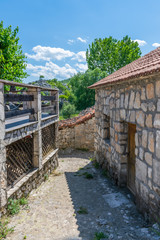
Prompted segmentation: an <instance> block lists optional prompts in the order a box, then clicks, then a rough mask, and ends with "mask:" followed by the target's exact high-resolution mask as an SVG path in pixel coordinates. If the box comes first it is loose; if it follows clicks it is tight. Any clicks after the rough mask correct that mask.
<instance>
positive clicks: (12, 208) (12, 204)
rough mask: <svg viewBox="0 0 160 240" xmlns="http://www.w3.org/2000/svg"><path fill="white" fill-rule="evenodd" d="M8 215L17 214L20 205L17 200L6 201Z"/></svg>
mask: <svg viewBox="0 0 160 240" xmlns="http://www.w3.org/2000/svg"><path fill="white" fill-rule="evenodd" d="M7 209H8V213H9V214H10V215H15V214H17V213H19V210H20V204H19V200H16V199H11V198H10V199H9V200H8V207H7Z"/></svg>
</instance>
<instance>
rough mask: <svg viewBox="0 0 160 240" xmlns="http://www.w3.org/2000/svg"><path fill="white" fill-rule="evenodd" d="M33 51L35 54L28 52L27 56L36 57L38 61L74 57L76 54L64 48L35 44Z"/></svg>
mask: <svg viewBox="0 0 160 240" xmlns="http://www.w3.org/2000/svg"><path fill="white" fill-rule="evenodd" d="M32 51H33V52H34V53H35V54H28V53H26V56H27V57H28V58H31V59H34V60H36V61H39V60H45V61H50V60H52V59H55V60H62V59H64V58H67V57H72V56H74V55H75V53H74V52H71V51H69V50H64V49H63V48H52V47H43V46H40V45H38V46H35V47H34V48H33V49H32Z"/></svg>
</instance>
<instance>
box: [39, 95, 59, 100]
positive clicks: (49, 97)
mask: <svg viewBox="0 0 160 240" xmlns="http://www.w3.org/2000/svg"><path fill="white" fill-rule="evenodd" d="M41 100H42V101H54V100H56V97H55V96H43V95H42V96H41Z"/></svg>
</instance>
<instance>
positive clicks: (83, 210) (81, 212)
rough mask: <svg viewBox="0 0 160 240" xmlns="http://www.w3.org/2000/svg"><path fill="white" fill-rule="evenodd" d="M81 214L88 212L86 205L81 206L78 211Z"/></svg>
mask: <svg viewBox="0 0 160 240" xmlns="http://www.w3.org/2000/svg"><path fill="white" fill-rule="evenodd" d="M77 212H78V213H79V214H88V210H87V209H86V208H84V207H80V208H79V210H78V211H77Z"/></svg>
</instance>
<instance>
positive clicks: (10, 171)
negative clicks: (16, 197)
mask: <svg viewBox="0 0 160 240" xmlns="http://www.w3.org/2000/svg"><path fill="white" fill-rule="evenodd" d="M6 159H7V161H6V164H7V185H8V186H13V185H14V184H15V183H16V182H17V181H19V180H20V178H22V177H23V176H24V175H25V174H27V173H28V172H29V171H30V170H31V169H32V168H33V164H32V159H33V138H32V136H27V137H25V138H22V139H21V140H19V141H17V142H14V143H12V144H10V145H8V146H7V148H6Z"/></svg>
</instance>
